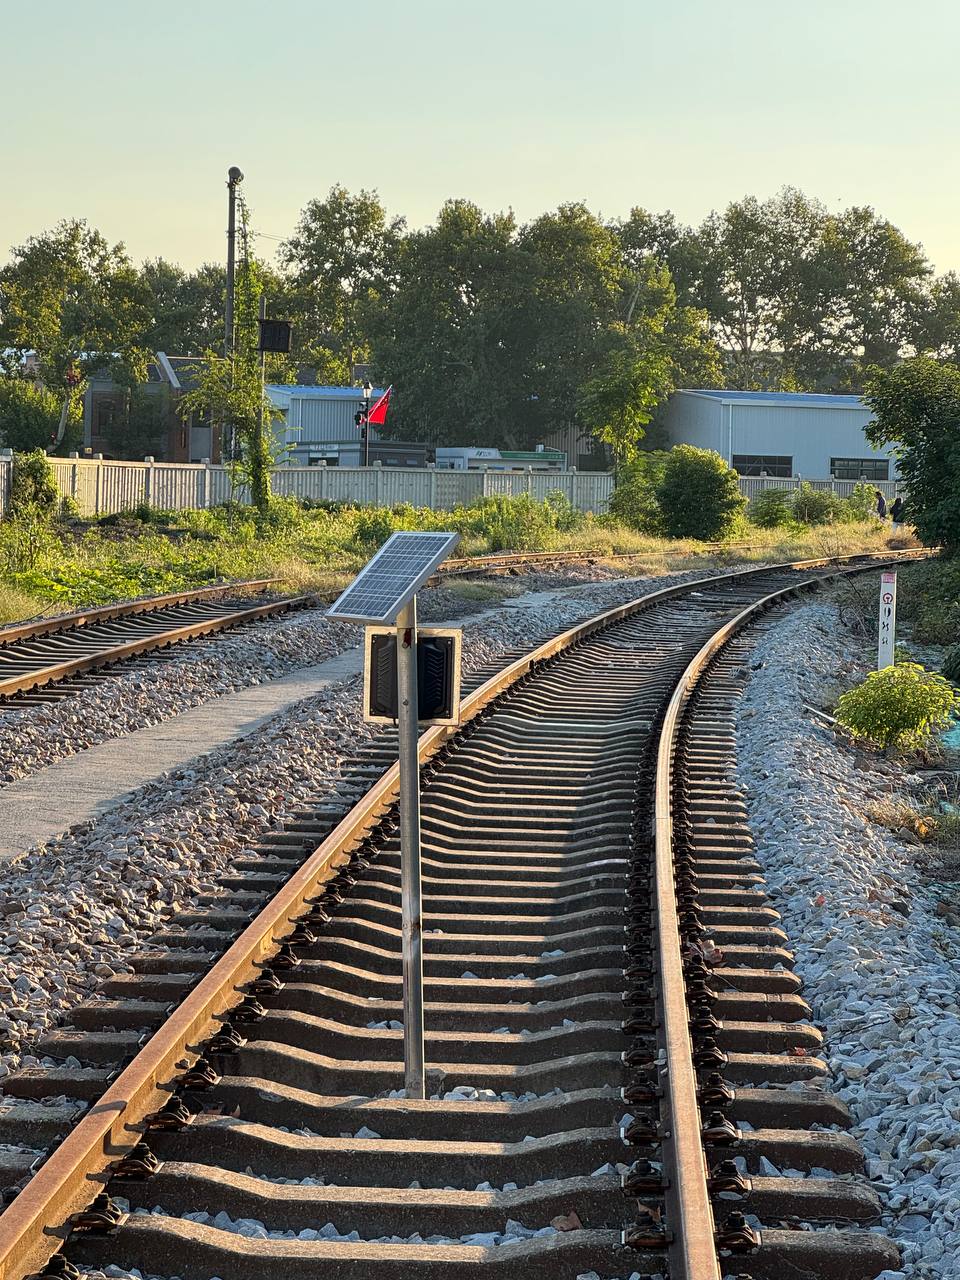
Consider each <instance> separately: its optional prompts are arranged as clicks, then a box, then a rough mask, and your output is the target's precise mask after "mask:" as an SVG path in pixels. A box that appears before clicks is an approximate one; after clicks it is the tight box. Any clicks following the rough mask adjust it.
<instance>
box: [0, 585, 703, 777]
mask: <svg viewBox="0 0 960 1280" xmlns="http://www.w3.org/2000/svg"><path fill="white" fill-rule="evenodd" d="M686 576H691V575H689V574H676V575H672V576H670V577H665V578H656V579H641V580H639V581H646V582H650V583H652V584H653V585H652V587H648V588H646V589H647V590H650V589H655V588H656V586H657V585H664V586H667V585H669V584H671V583H672V582H675V581H680V580H682V578H683V577H686ZM694 576H696V575H694ZM624 581H625V579H623V578H614V579H611V578H610V570H608V569H605V568H603V567H602V566H599V565H597V566H589V565H587V566H583V567H580V568H577V569H575V570H571V571H569V572H568V573H566V574H560V573H552V574H550V573H545V574H537V575H531V576H530V577H529V578H527V577H524V579H523V583H524V586H525V588H526V594H530V593H534V592H538V591H544V590H548V589H557V588H564V587H570V586H573V585H575V586H578V587H580V589H582V588H583V587H589V586H591V585H596V586H599V587H601V588H602V587H604V586H612V587H616V586H617V585H618V584H622V583H623V582H624ZM632 581H634V582H636V581H638V580H637V579H633V580H632ZM513 582H514V580H512V579H511V584H512V583H513ZM520 598H521V599H522V597H520ZM625 598H626V599H629V598H631V597H630V596H629V595H627V596H626V597H625ZM421 601H422V604H423V609H422V614H423V619H424V620H425V621H429V620H430V619H431V618H443V617H451V616H461V615H466V614H468V613H470V612H472V611H475V610H477V608H480V609H482V608H483V607H484V606H483V604H482V603H481V602H478V601H476V600H471V599H470V598H464V597H461V596H459V595H458V594H457V592H456V591H455V590H454V589H452V588H450V587H447V586H441V587H439V588H437V589H432V590H430V591H427V592H425V593H423V595H422V597H421ZM325 609H326V606H325V605H323V606H318V607H316V608H307V609H299V610H297V611H295V612H293V613H289V614H280V615H278V616H277V617H275V618H267V619H264V620H263V621H261V622H255V623H249V624H246V625H245V626H243V627H240V628H237V629H236V630H233V631H224V632H220V633H217V634H215V635H212V636H210V637H208V638H206V639H201V640H193V641H190V642H188V643H186V644H184V645H182V646H179V647H177V648H176V649H174V650H172V651H170V654H171V656H164V659H163V660H162V661H156V660H155V659H152V658H150V656H149V655H148V657H147V659H145V662H146V665H144V666H140V667H133V666H131V665H121V666H119V667H117V668H116V669H115V671H114V672H113V674H112V675H111V677H110V678H109V679H106V680H103V681H101V682H100V683H98V684H97V685H96V686H95V687H93V688H90V689H86V690H83V691H82V692H79V693H76V694H73V695H71V696H69V697H66V698H62V699H60V700H59V701H56V702H49V703H43V704H38V705H34V706H30V707H19V708H18V707H12V708H7V709H4V708H3V706H2V704H0V787H3V786H5V785H6V784H7V783H10V782H15V781H17V780H18V779H20V778H26V777H30V776H32V775H33V774H35V773H37V772H38V771H39V770H40V769H43V768H46V766H47V765H50V764H53V763H55V762H56V761H57V760H63V759H65V758H66V757H68V756H71V755H76V754H77V752H79V751H85V750H86V749H87V748H88V747H94V746H98V745H99V744H100V743H102V742H108V741H110V740H111V739H113V738H119V737H123V736H124V735H125V734H128V733H133V732H135V731H136V730H137V729H142V728H145V727H147V726H148V725H155V724H160V723H162V722H163V721H165V720H170V719H172V718H173V717H174V716H176V715H179V714H180V712H182V711H187V710H189V709H190V708H191V707H197V706H200V705H201V704H203V703H205V702H209V701H210V700H211V699H213V698H218V697H221V696H222V695H223V694H227V693H235V692H237V691H238V690H240V689H248V688H250V687H251V686H253V685H258V684H264V683H265V682H267V681H270V680H276V679H278V678H279V677H281V676H285V675H289V674H290V673H291V672H293V671H298V670H301V669H302V668H304V667H308V666H312V665H314V664H316V663H319V662H324V661H326V659H328V658H333V657H336V656H337V655H338V654H340V653H343V652H345V651H346V650H348V649H352V648H354V646H356V645H357V644H358V643H359V642H360V639H361V634H362V633H361V632H360V630H359V628H357V627H355V626H350V625H349V624H347V623H342V622H333V621H331V620H330V619H328V618H327V617H326V616H325ZM588 612H589V610H588Z"/></svg>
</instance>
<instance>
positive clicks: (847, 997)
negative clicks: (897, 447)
mask: <svg viewBox="0 0 960 1280" xmlns="http://www.w3.org/2000/svg"><path fill="white" fill-rule="evenodd" d="M860 656H861V655H860V654H859V653H858V650H857V648H856V646H855V645H854V644H853V642H851V641H850V640H848V639H847V638H846V637H845V635H844V633H843V629H842V627H841V625H840V623H839V620H838V617H837V614H836V611H835V610H834V609H833V608H832V607H831V606H827V605H822V604H819V605H810V606H806V607H803V608H800V609H796V610H794V611H793V612H791V613H790V614H789V615H787V616H786V617H785V618H784V619H782V620H780V621H777V622H775V623H774V624H773V625H772V626H771V627H770V629H769V630H768V631H767V632H766V633H765V634H764V635H763V636H762V638H761V639H760V641H759V643H758V645H757V646H756V649H755V651H754V654H753V657H752V658H751V665H753V664H756V663H757V662H762V663H763V665H762V667H760V669H759V670H756V671H754V672H753V674H752V676H751V679H750V682H749V685H748V688H747V691H746V694H745V696H744V698H743V701H742V703H741V707H740V714H739V727H738V738H739V777H740V781H741V784H742V785H743V787H744V789H745V790H746V792H747V798H748V804H749V811H750V820H751V825H752V829H753V834H754V837H755V839H756V843H757V853H758V857H759V860H760V862H761V863H762V865H763V867H764V871H765V873H766V876H767V881H768V884H769V888H770V892H771V897H772V903H773V905H774V906H775V907H776V908H777V909H778V910H779V911H780V912H781V913H782V916H783V926H784V928H785V929H786V931H787V934H788V936H789V938H790V942H791V945H792V947H793V948H794V949H795V953H796V958H797V971H798V973H799V974H800V976H801V977H802V978H803V980H804V983H805V990H804V995H805V997H806V999H807V1000H808V1001H809V1003H810V1004H811V1006H812V1008H813V1016H814V1019H815V1021H816V1023H817V1025H818V1026H819V1027H820V1028H821V1029H822V1030H823V1032H824V1034H825V1037H826V1047H825V1052H826V1055H827V1057H828V1060H829V1064H830V1068H831V1070H832V1072H833V1076H834V1086H835V1088H836V1091H837V1092H838V1094H839V1096H840V1097H841V1098H842V1099H843V1100H844V1101H845V1102H846V1103H847V1105H848V1106H849V1108H850V1110H851V1113H852V1115H853V1119H854V1123H855V1128H854V1130H853V1132H854V1135H855V1137H856V1138H857V1139H858V1141H859V1142H860V1143H861V1144H862V1145H863V1148H864V1150H865V1152H866V1157H867V1167H868V1173H869V1176H870V1178H871V1179H872V1181H873V1185H874V1186H875V1188H876V1189H877V1191H878V1192H879V1194H880V1195H881V1198H882V1200H883V1202H884V1219H883V1229H884V1230H885V1231H888V1232H889V1233H890V1234H891V1235H892V1236H893V1237H894V1238H896V1239H897V1240H899V1241H900V1243H901V1247H902V1250H903V1263H902V1271H898V1272H884V1280H901V1277H903V1278H906V1280H958V1278H960V1005H958V979H960V929H958V928H955V927H952V926H951V925H950V924H949V922H948V921H947V920H946V919H945V915H946V913H947V911H948V909H949V906H950V901H951V899H952V900H953V901H954V902H955V901H956V898H957V886H956V885H955V884H953V885H942V886H939V887H938V886H937V885H935V884H932V883H930V882H929V881H928V880H926V879H925V877H924V876H923V875H922V874H921V872H920V870H919V869H918V866H917V854H918V850H917V849H916V847H915V846H912V845H910V844H906V843H904V842H903V841H902V840H901V839H899V838H897V837H896V836H894V835H892V834H891V833H890V832H889V831H888V830H886V829H885V828H883V827H881V826H878V825H877V824H876V823H875V822H873V821H871V820H870V818H869V816H868V810H870V809H871V808H872V807H873V806H874V805H876V804H877V803H879V802H881V801H888V802H889V801H890V799H891V793H894V794H893V798H894V799H895V798H896V793H897V792H899V793H900V794H901V795H902V796H904V797H905V798H906V799H907V800H909V798H910V789H911V786H912V785H913V780H912V779H911V778H910V777H909V776H908V775H906V774H904V772H903V771H902V770H901V769H899V768H898V767H896V766H893V765H891V764H889V763H887V762H885V761H882V760H877V761H876V762H872V763H871V762H867V761H865V759H864V758H863V757H862V756H858V755H856V754H855V753H853V752H852V751H850V750H849V749H847V748H846V747H844V746H842V745H839V744H838V743H837V742H836V741H835V740H834V737H833V735H832V733H831V732H830V731H828V730H827V729H826V728H824V727H823V726H822V725H819V724H817V723H815V721H814V720H813V719H812V718H811V717H810V716H809V713H806V712H804V710H803V703H804V702H807V703H811V704H812V705H814V706H816V705H818V696H819V694H820V693H821V691H823V690H836V688H837V685H838V684H842V683H843V682H846V683H847V684H849V683H852V681H853V678H854V677H853V676H852V675H851V673H852V672H853V671H854V669H855V667H856V665H857V662H858V660H859V658H860Z"/></svg>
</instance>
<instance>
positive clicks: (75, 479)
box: [0, 458, 613, 516]
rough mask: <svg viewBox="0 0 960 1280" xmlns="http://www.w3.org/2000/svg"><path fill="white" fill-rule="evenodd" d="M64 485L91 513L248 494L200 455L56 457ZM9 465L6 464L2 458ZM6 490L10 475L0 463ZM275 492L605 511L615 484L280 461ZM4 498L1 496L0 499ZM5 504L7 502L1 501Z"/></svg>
mask: <svg viewBox="0 0 960 1280" xmlns="http://www.w3.org/2000/svg"><path fill="white" fill-rule="evenodd" d="M50 462H51V465H52V467H53V472H54V476H55V477H56V481H57V484H58V486H59V488H60V491H61V492H62V493H63V494H65V495H67V496H68V497H70V498H72V499H73V500H74V501H75V502H76V503H77V506H78V507H79V508H80V511H81V513H82V514H83V515H85V516H102V515H112V514H114V513H116V512H118V511H129V510H131V509H132V508H134V507H137V506H141V505H144V504H146V505H148V506H152V507H160V508H166V509H168V510H188V509H193V510H201V509H203V508H206V507H214V506H217V505H218V504H220V503H222V502H228V501H230V500H231V499H233V500H235V501H239V502H244V501H247V498H248V495H247V493H246V491H245V490H237V489H235V488H234V487H233V484H232V480H231V475H230V471H229V469H228V468H226V467H219V466H208V465H205V464H202V463H200V464H197V463H171V462H153V463H150V462H112V461H107V460H105V459H92V460H91V459H86V458H51V459H50ZM0 465H2V466H6V465H8V464H2V463H0ZM0 484H2V486H3V492H4V493H6V492H7V490H8V487H9V475H8V474H7V473H6V472H3V471H0ZM271 484H272V488H273V492H274V493H275V494H278V495H283V496H288V497H294V498H311V499H314V500H315V501H330V502H353V503H358V504H360V505H364V506H378V507H392V506H395V505H396V504H397V503H400V502H409V503H410V504H411V505H412V506H415V507H430V508H432V509H433V510H435V511H450V510H452V509H453V508H454V507H456V506H462V505H466V504H468V503H470V502H473V501H474V500H475V499H477V498H482V497H484V496H489V495H496V494H508V495H515V494H520V493H529V494H530V495H531V497H533V498H536V499H543V498H545V497H546V496H547V494H549V493H554V492H557V491H559V492H560V493H563V494H565V495H566V496H567V497H568V498H569V499H570V502H571V503H572V504H573V506H575V507H576V508H577V509H578V510H580V511H592V512H594V513H596V514H598V515H599V514H601V513H602V512H604V511H606V509H607V503H608V501H609V499H610V494H611V492H612V491H613V476H612V475H611V474H609V473H607V472H587V471H583V472H580V471H558V472H549V473H537V472H493V471H437V470H436V469H434V468H433V467H423V468H420V467H405V468H403V469H401V468H399V467H378V466H373V467H280V468H278V469H277V470H276V471H274V472H273V475H272V477H271ZM0 501H2V499H0ZM0 510H2V508H0Z"/></svg>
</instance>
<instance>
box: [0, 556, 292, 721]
mask: <svg viewBox="0 0 960 1280" xmlns="http://www.w3.org/2000/svg"><path fill="white" fill-rule="evenodd" d="M274 582H275V580H274V579H262V580H257V581H252V582H234V583H223V584H221V585H218V586H215V587H201V588H199V589H197V590H195V591H184V592H180V593H178V594H176V595H169V596H154V597H153V598H152V599H147V600H137V601H133V602H130V603H126V604H119V605H108V606H104V607H103V608H99V609H89V610H86V611H84V612H82V613H75V614H68V615H65V616H63V617H59V618H44V619H37V620H33V621H31V622H25V623H18V624H15V625H14V626H10V627H3V628H0V712H2V711H4V710H6V709H10V708H13V707H21V706H29V705H31V704H32V703H36V702H46V701H50V700H51V699H56V698H60V697H65V696H68V695H69V694H71V693H75V692H78V691H79V690H81V689H83V688H85V687H87V686H88V685H90V684H92V683H96V682H97V681H98V680H100V679H102V678H103V677H104V674H105V672H106V669H108V668H110V667H112V666H113V665H114V664H116V663H118V662H125V661H130V660H131V659H136V658H140V657H142V656H144V655H149V654H156V653H157V651H159V650H162V649H166V648H168V647H169V646H171V645H175V644H182V643H183V642H185V641H188V640H196V639H198V638H199V637H201V636H207V635H212V634H213V633H215V632H217V631H224V630H226V629H227V628H230V627H237V626H242V625H243V624H244V623H248V622H256V621H258V620H259V619H261V618H267V617H271V616H273V615H275V614H278V613H283V612H286V611H287V610H289V609H293V608H296V607H297V606H299V605H301V604H305V603H306V598H305V597H301V596H288V597H285V598H281V599H274V600H270V601H267V602H260V603H255V602H253V601H251V600H250V599H249V598H247V597H246V593H250V592H256V591H264V590H266V589H267V588H269V587H271V586H273V585H274Z"/></svg>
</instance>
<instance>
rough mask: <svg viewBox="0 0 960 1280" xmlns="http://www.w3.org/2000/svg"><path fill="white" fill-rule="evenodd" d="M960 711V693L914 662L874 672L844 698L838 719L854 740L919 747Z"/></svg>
mask: <svg viewBox="0 0 960 1280" xmlns="http://www.w3.org/2000/svg"><path fill="white" fill-rule="evenodd" d="M958 709H960V694H958V693H957V691H956V690H955V689H954V688H953V686H952V685H951V684H950V683H949V681H947V680H945V679H944V678H943V676H939V675H936V674H935V673H934V672H932V671H925V670H924V669H923V667H921V666H920V665H919V664H918V663H915V662H898V663H897V664H896V666H893V667H885V668H884V669H883V670H882V671H871V672H870V674H869V675H868V676H867V678H866V680H864V681H863V683H862V684H859V685H857V686H856V688H854V689H850V690H849V691H848V692H847V693H845V694H843V696H842V697H841V698H840V700H839V701H838V703H837V720H838V721H839V723H840V724H842V725H843V726H844V728H845V729H848V730H849V732H850V733H851V734H852V735H853V736H854V737H855V738H863V739H866V740H867V741H869V742H874V743H876V744H877V746H879V747H883V748H884V749H886V748H888V747H918V746H922V745H923V744H924V743H925V742H927V741H928V740H929V739H930V738H931V737H932V736H933V735H934V734H935V733H936V732H937V731H938V730H939V729H942V728H945V726H946V725H948V724H949V723H950V720H951V719H952V717H953V716H954V715H955V714H956V713H957V711H958Z"/></svg>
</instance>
